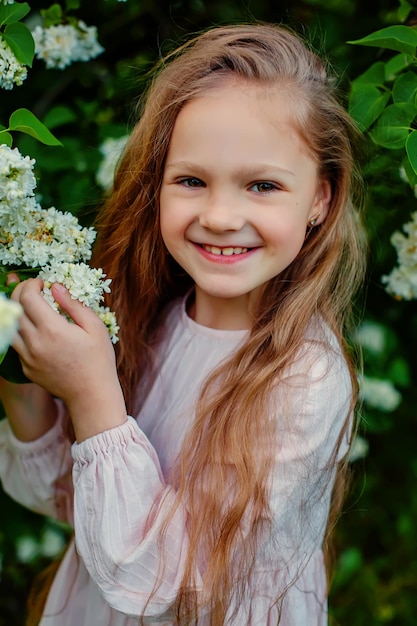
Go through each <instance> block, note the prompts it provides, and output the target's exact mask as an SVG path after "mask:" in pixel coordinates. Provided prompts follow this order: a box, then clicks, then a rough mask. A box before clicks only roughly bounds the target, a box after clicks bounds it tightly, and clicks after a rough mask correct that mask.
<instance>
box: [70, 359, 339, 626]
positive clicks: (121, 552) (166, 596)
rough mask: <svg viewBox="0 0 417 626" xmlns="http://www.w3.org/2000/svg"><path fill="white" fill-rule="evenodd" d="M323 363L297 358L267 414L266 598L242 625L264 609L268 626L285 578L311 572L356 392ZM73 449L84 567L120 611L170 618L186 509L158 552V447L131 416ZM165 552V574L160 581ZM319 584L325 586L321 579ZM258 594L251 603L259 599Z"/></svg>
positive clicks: (334, 362) (166, 499)
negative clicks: (271, 427) (271, 424)
mask: <svg viewBox="0 0 417 626" xmlns="http://www.w3.org/2000/svg"><path fill="white" fill-rule="evenodd" d="M312 352H313V351H309V354H312ZM319 353H320V350H319ZM324 361H325V363H323V359H321V358H320V355H319V356H317V354H316V355H314V357H313V356H311V358H308V359H307V358H302V359H299V366H300V370H301V371H298V370H297V368H296V369H295V370H294V372H292V373H291V376H290V377H289V381H288V385H287V386H286V392H285V393H284V394H283V395H281V393H278V395H277V396H276V399H274V401H273V402H272V405H273V406H274V407H275V409H276V411H277V415H278V417H277V415H271V419H274V420H276V433H277V434H276V436H277V444H276V450H275V456H274V458H275V465H274V467H273V471H272V475H271V501H270V506H271V513H272V527H271V531H272V532H269V535H268V538H266V539H265V543H264V545H263V546H261V549H260V555H259V562H258V563H257V565H256V570H257V573H256V576H255V577H254V579H255V580H261V581H262V585H263V589H262V590H261V595H262V598H263V600H262V602H260V603H259V602H258V601H257V600H255V603H256V605H257V609H255V611H256V612H257V615H256V619H255V616H254V617H253V619H252V618H249V617H248V619H249V621H246V622H240V623H246V624H248V625H249V624H252V623H253V624H255V623H256V624H258V623H259V624H261V623H262V615H261V614H260V613H259V612H262V613H263V615H264V616H266V621H264V622H263V623H264V624H269V623H272V621H271V620H273V618H271V619H269V618H268V615H269V612H270V610H273V611H274V610H275V611H276V608H275V609H271V603H273V602H274V600H275V599H276V595H277V589H278V592H279V589H284V588H285V585H286V583H287V582H288V578H287V576H286V574H288V572H289V573H290V575H292V574H293V573H294V572H296V571H300V570H302V569H303V568H305V567H306V565H307V564H308V562H309V561H310V559H311V558H312V556H313V553H314V552H315V551H320V548H321V541H322V539H323V533H324V528H325V525H326V520H327V514H328V505H329V501H330V493H331V487H332V484H331V483H332V480H333V473H332V471H330V470H329V464H330V462H331V459H332V456H333V455H334V452H335V449H336V445H337V441H338V439H339V437H340V434H341V429H342V427H343V425H344V423H345V421H346V417H347V412H348V409H349V402H350V394H351V389H350V384H349V377H348V374H347V369H346V366H345V365H343V360H342V358H341V357H335V358H331V357H326V358H325V359H324ZM275 409H274V410H275ZM283 415H285V417H281V416H283ZM72 453H73V458H74V472H73V478H74V488H75V538H76V545H77V549H78V552H79V553H80V555H81V557H82V559H83V561H84V563H85V565H86V567H87V570H88V571H89V573H90V575H91V576H92V578H93V579H94V581H95V582H96V584H97V585H98V587H99V589H100V591H101V593H102V595H103V596H104V598H105V600H106V601H107V602H108V603H109V604H110V605H111V606H112V607H113V608H115V609H116V610H118V611H120V612H122V613H125V614H127V615H131V616H142V615H146V616H148V617H152V616H157V615H159V616H165V615H168V614H169V607H170V606H171V605H172V603H173V601H174V599H175V597H176V595H177V592H178V589H179V585H180V582H181V579H182V576H183V572H184V563H185V559H186V555H187V549H188V538H187V509H186V506H185V503H183V506H179V507H178V508H177V509H176V510H175V513H174V514H173V516H172V517H171V518H170V519H169V522H168V524H167V525H166V527H165V531H164V533H165V534H164V541H163V546H161V542H160V540H159V538H160V531H161V525H162V523H163V521H164V520H165V515H166V512H167V511H168V510H170V509H171V506H172V502H173V497H174V496H173V494H172V492H171V491H170V489H169V485H166V484H165V482H164V478H163V475H162V472H161V469H160V465H159V461H158V458H157V455H156V452H155V450H154V448H153V447H152V446H151V444H150V442H149V440H148V439H147V438H146V436H145V435H144V434H143V432H142V431H141V430H140V428H139V426H138V425H137V423H136V422H135V420H134V419H133V418H130V419H129V420H128V421H127V422H126V423H124V424H123V425H121V426H118V427H116V428H113V429H111V430H108V431H105V432H104V433H100V434H98V435H96V436H94V437H91V438H89V439H86V440H85V441H83V442H81V443H80V444H74V446H73V452H72ZM329 472H330V473H329ZM313 505H314V506H313ZM316 513H317V519H316ZM162 550H164V562H165V570H164V571H163V574H162V576H161V562H162V561H161V551H162ZM287 560H288V561H291V562H293V561H294V563H295V565H294V569H293V568H292V567H291V568H290V570H288V571H286V572H285V574H283V567H285V566H286V563H287ZM317 563H319V569H320V568H322V557H321V556H319V557H318V559H317V558H316V560H315V567H317ZM197 569H198V564H197V567H196V572H195V588H196V590H197V591H199V589H201V573H202V572H200V573H199V572H198V571H197ZM266 580H269V584H267V587H266V588H265V581H266ZM157 581H158V584H157ZM277 585H278V587H277ZM321 586H322V587H325V582H324V574H323V584H322V585H321ZM152 591H155V593H154V594H153V595H152V597H151V599H150V601H149V595H150V593H151V592H152ZM253 591H254V593H253V595H252V597H254V595H255V594H256V593H257V592H256V590H253ZM248 602H249V604H250V600H248ZM244 604H245V603H243V605H242V607H241V609H240V610H239V614H242V615H243V614H245V615H247V616H250V615H252V613H253V611H252V609H253V608H254V607H252V608H251V607H250V606H249V605H247V606H244ZM259 604H260V605H261V606H259ZM258 611H259V612H258ZM271 615H272V614H271ZM245 619H246V618H245ZM256 620H258V621H256ZM259 620H260V621H259ZM232 623H233V624H237V623H238V622H234V621H233V622H231V624H232ZM299 623H301V622H299ZM294 624H295V622H294ZM310 624H311V625H313V624H314V622H313V621H311V622H310Z"/></svg>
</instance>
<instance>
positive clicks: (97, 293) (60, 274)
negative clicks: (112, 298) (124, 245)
mask: <svg viewBox="0 0 417 626" xmlns="http://www.w3.org/2000/svg"><path fill="white" fill-rule="evenodd" d="M39 277H40V278H41V279H42V280H43V283H44V288H43V294H44V297H45V299H46V300H47V302H48V303H49V304H50V305H51V307H52V308H53V309H55V311H57V312H58V313H61V314H64V315H65V313H64V312H63V311H61V309H60V307H59V305H58V303H57V302H56V301H55V299H54V297H53V295H52V293H51V287H52V285H53V283H60V284H61V285H64V287H66V288H67V289H68V291H69V292H70V294H71V297H72V298H73V299H74V300H79V301H80V302H82V303H83V304H85V305H86V306H89V307H90V308H91V309H92V310H93V311H94V312H95V313H96V314H97V315H98V316H99V317H100V319H101V320H102V321H103V323H104V324H105V326H106V327H107V330H108V332H109V335H110V339H111V340H112V342H113V343H116V342H117V340H118V339H117V333H118V331H119V327H118V326H117V323H116V318H115V316H114V313H112V312H111V311H110V310H109V309H108V308H107V307H103V306H101V302H102V301H103V299H104V293H110V283H111V279H109V278H107V279H106V275H105V274H104V272H103V270H102V269H101V268H98V269H97V268H92V267H89V266H88V265H86V264H85V263H57V264H54V265H52V264H51V265H46V266H45V267H43V268H42V269H41V271H40V272H39Z"/></svg>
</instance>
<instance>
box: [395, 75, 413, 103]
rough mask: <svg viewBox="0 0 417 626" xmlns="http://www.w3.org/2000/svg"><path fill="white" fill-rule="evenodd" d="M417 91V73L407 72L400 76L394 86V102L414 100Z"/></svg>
mask: <svg viewBox="0 0 417 626" xmlns="http://www.w3.org/2000/svg"><path fill="white" fill-rule="evenodd" d="M416 91H417V74H415V73H414V72H406V73H405V74H401V75H400V76H398V78H397V80H396V81H395V83H394V86H393V88H392V97H393V100H394V102H412V101H413V100H414V97H415V94H416Z"/></svg>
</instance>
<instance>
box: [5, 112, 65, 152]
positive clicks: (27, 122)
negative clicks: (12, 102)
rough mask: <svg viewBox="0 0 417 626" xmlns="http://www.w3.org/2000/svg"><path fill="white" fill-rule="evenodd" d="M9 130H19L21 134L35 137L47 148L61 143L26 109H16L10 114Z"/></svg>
mask: <svg viewBox="0 0 417 626" xmlns="http://www.w3.org/2000/svg"><path fill="white" fill-rule="evenodd" d="M9 130H19V131H20V132H22V133H26V134H27V135H31V136H32V137H35V139H37V140H38V141H41V142H42V143H44V144H46V145H47V146H62V143H61V142H60V141H59V140H58V139H57V138H56V137H54V135H53V134H52V133H51V132H50V131H49V130H48V129H47V128H46V126H45V124H42V122H41V121H40V120H38V118H37V117H36V116H35V115H34V114H33V113H31V112H30V111H28V110H27V109H17V111H15V112H14V113H12V114H11V116H10V120H9Z"/></svg>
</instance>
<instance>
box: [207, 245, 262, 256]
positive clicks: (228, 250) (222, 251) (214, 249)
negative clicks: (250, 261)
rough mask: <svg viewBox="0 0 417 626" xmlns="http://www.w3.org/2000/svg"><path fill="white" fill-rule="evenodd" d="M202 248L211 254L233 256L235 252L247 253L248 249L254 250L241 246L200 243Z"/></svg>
mask: <svg viewBox="0 0 417 626" xmlns="http://www.w3.org/2000/svg"><path fill="white" fill-rule="evenodd" d="M200 248H203V250H205V251H206V252H210V253H211V254H215V255H216V256H233V255H235V254H245V253H246V252H248V250H252V248H239V247H235V248H232V247H225V248H219V247H218V246H208V245H206V244H203V243H202V244H200Z"/></svg>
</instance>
